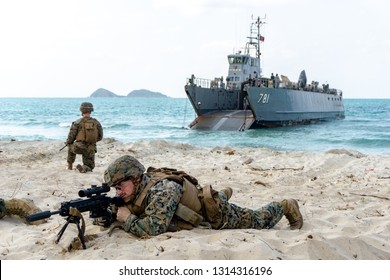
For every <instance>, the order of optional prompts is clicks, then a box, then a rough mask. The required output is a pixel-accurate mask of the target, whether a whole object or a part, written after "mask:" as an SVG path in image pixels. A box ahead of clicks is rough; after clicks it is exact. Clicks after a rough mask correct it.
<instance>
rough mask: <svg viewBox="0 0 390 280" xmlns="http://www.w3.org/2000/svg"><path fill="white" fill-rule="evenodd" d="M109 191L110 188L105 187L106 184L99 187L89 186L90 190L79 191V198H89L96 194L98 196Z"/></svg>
mask: <svg viewBox="0 0 390 280" xmlns="http://www.w3.org/2000/svg"><path fill="white" fill-rule="evenodd" d="M109 191H110V187H109V186H108V185H107V183H103V184H102V185H101V186H100V187H98V186H96V185H91V188H89V189H84V190H79V197H85V196H86V197H91V196H92V195H94V194H96V195H99V194H101V193H106V192H109Z"/></svg>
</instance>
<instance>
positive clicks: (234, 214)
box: [123, 174, 283, 237]
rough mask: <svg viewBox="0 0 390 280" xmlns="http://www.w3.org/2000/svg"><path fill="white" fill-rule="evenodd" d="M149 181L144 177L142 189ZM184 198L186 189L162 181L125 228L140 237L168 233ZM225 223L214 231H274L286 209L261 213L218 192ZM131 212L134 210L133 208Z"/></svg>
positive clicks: (264, 209) (276, 205)
mask: <svg viewBox="0 0 390 280" xmlns="http://www.w3.org/2000/svg"><path fill="white" fill-rule="evenodd" d="M149 180H150V178H149V177H148V176H147V175H146V174H144V175H143V176H142V181H141V185H142V186H141V187H140V189H143V188H144V187H145V186H146V184H147V183H148V182H149ZM182 195H183V187H182V186H181V185H180V184H178V183H176V182H174V181H170V180H163V181H160V182H158V183H157V184H156V185H154V186H153V187H151V188H150V189H149V191H148V193H147V195H146V197H145V200H144V202H143V203H144V204H145V212H144V213H141V214H140V213H137V214H138V216H137V215H134V214H131V215H130V216H129V218H128V219H127V221H126V222H125V224H124V226H123V228H124V230H125V231H128V232H131V233H132V234H134V235H136V236H138V237H149V236H155V235H158V234H161V233H164V232H167V231H168V228H169V225H170V223H171V220H172V218H173V217H174V213H175V211H176V208H177V205H178V204H179V202H180V199H181V197H182ZM219 197H220V211H221V214H222V222H221V224H220V225H217V226H215V227H214V228H215V229H244V228H255V229H264V228H267V229H268V228H272V227H273V226H275V225H276V223H277V222H279V221H280V219H281V218H282V217H283V208H282V205H281V204H280V203H279V202H271V203H269V204H268V205H266V206H264V207H262V208H260V209H258V210H251V209H248V208H243V207H240V206H237V205H235V204H233V203H229V202H228V198H227V196H226V194H225V193H223V192H219ZM128 208H129V209H130V210H131V209H132V205H131V204H129V205H128Z"/></svg>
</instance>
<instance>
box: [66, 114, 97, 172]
mask: <svg viewBox="0 0 390 280" xmlns="http://www.w3.org/2000/svg"><path fill="white" fill-rule="evenodd" d="M84 118H88V119H92V120H94V121H96V125H97V128H98V141H100V140H102V139H103V128H102V125H101V124H100V122H99V121H98V120H96V119H94V118H90V117H83V118H80V119H78V120H76V121H74V122H73V123H72V126H71V128H70V131H69V134H68V138H67V140H66V144H67V145H68V157H67V162H68V164H73V163H74V162H75V160H76V155H77V154H81V155H82V160H83V168H84V169H85V170H86V171H92V170H93V169H94V168H95V153H96V152H97V147H96V143H94V144H87V143H84V142H75V140H76V137H77V134H78V133H79V131H80V129H81V122H82V120H83V119H84Z"/></svg>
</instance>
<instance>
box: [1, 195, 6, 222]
mask: <svg viewBox="0 0 390 280" xmlns="http://www.w3.org/2000/svg"><path fill="white" fill-rule="evenodd" d="M6 211H7V209H6V208H5V201H4V199H2V198H0V219H1V218H3V217H4V216H5V214H6Z"/></svg>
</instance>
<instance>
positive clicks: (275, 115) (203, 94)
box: [185, 17, 345, 131]
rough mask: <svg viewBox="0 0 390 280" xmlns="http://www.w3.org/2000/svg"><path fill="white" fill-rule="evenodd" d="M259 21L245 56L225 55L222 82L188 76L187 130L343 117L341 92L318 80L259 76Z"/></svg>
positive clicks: (253, 24) (255, 22)
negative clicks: (190, 118)
mask: <svg viewBox="0 0 390 280" xmlns="http://www.w3.org/2000/svg"><path fill="white" fill-rule="evenodd" d="M263 20H264V19H261V18H260V17H257V18H256V19H253V17H252V21H251V24H250V35H249V37H247V38H248V41H247V43H246V45H245V48H244V52H243V53H242V52H241V51H239V52H237V53H235V54H231V55H228V57H227V58H228V62H229V71H228V76H227V77H226V82H225V81H224V79H223V77H218V78H214V79H213V80H208V79H202V78H197V77H195V75H192V76H191V77H190V78H187V83H186V85H185V92H186V94H187V97H188V98H189V100H190V102H191V105H192V107H193V108H194V110H195V113H196V115H197V117H196V119H195V120H194V121H192V122H191V124H190V125H189V127H190V128H192V129H204V130H239V131H243V130H246V129H249V128H259V127H275V126H287V125H298V124H308V123H313V122H317V121H322V120H331V119H343V118H344V116H345V115H344V104H343V94H342V91H341V90H338V89H334V88H330V87H329V84H322V85H319V83H318V82H317V81H312V82H311V83H308V82H307V78H306V72H305V70H303V71H302V72H301V73H300V75H299V78H298V80H297V82H293V81H290V80H289V78H288V77H287V76H284V75H280V76H279V75H278V74H276V75H275V76H274V75H273V74H272V75H271V77H263V76H262V72H261V67H260V44H261V43H263V42H264V37H263V36H261V34H260V29H261V26H262V25H263V24H264V21H263Z"/></svg>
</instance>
